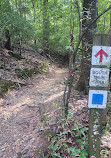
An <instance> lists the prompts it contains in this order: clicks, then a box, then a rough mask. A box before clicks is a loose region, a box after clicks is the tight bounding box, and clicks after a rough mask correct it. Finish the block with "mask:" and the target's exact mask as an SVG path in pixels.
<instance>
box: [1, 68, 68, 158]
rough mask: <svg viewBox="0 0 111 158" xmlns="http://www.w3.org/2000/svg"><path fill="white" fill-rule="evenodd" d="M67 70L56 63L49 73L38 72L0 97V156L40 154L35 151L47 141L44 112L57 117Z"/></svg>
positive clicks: (29, 157) (26, 157) (32, 156)
mask: <svg viewBox="0 0 111 158" xmlns="http://www.w3.org/2000/svg"><path fill="white" fill-rule="evenodd" d="M67 73H68V72H67V69H65V68H57V67H54V66H53V67H51V68H50V70H49V74H47V75H43V74H41V75H37V76H36V77H34V78H33V79H31V80H30V81H28V85H27V86H24V87H21V88H20V89H19V90H13V91H11V92H9V93H8V94H7V95H6V96H5V97H4V98H3V99H1V100H0V158H20V157H22V158H36V157H37V153H36V151H37V150H39V148H41V146H44V144H45V142H46V141H45V137H42V136H40V132H39V131H40V130H39V129H41V126H42V125H43V124H41V121H42V119H44V118H43V117H42V116H43V114H44V113H47V117H48V115H50V118H52V119H53V118H54V114H55V111H56V110H57V109H59V105H60V104H61V102H62V98H63V92H64V79H65V78H66V77H67ZM47 117H45V121H46V123H47V120H48V118H47ZM45 145H46V144H45ZM21 153H22V154H21ZM35 153H36V154H35ZM35 155H36V156H35Z"/></svg>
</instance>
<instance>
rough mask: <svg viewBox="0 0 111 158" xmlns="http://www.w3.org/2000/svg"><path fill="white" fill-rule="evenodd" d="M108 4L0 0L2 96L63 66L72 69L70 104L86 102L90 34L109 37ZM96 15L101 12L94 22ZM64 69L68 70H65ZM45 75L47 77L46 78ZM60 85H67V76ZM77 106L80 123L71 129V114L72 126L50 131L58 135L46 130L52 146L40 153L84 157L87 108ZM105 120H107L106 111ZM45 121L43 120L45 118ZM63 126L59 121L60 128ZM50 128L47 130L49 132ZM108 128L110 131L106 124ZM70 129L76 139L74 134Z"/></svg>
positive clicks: (72, 0)
mask: <svg viewBox="0 0 111 158" xmlns="http://www.w3.org/2000/svg"><path fill="white" fill-rule="evenodd" d="M110 5H111V4H110V2H109V1H107V0H104V1H103V0H0V97H1V98H2V97H4V96H5V94H6V93H10V90H12V89H13V88H16V89H19V88H21V87H22V86H24V87H25V86H27V83H28V84H29V83H30V82H29V81H27V79H29V78H33V77H34V76H36V75H41V74H42V75H43V76H44V74H47V73H49V76H50V75H51V76H53V75H54V74H56V75H57V70H58V72H59V71H62V70H63V74H64V72H66V74H67V75H68V74H70V73H71V72H72V71H73V69H74V67H75V70H74V71H75V76H74V85H73V88H72V87H71V88H72V94H71V101H73V98H74V102H77V103H76V104H77V105H78V104H79V103H78V102H79V99H80V103H82V100H83V103H84V105H85V106H86V104H87V103H86V100H87V94H88V89H89V84H88V83H89V73H90V67H91V53H92V44H93V36H94V35H95V34H106V35H108V36H109V41H110V38H111V35H110V34H111V33H110V31H111V10H110V8H109V9H108V10H107V11H106V12H105V13H104V11H105V10H106V9H107V8H108V7H109V6H110ZM100 14H101V16H100V17H99V18H98V19H97V20H95V19H96V18H97V17H98V15H100ZM94 20H95V22H93V21H94ZM92 22H93V23H92ZM89 26H90V27H89ZM85 30H86V31H85ZM55 63H56V64H57V66H58V67H59V68H60V69H61V70H60V69H58V68H57V67H56V66H55V67H53V66H52V67H53V68H52V67H51V65H53V64H55ZM62 68H66V69H68V72H67V70H66V69H65V70H64V69H62ZM64 76H65V75H64ZM72 76H73V75H72ZM45 77H46V79H47V76H45ZM45 77H44V79H45ZM53 77H54V76H53ZM57 77H58V76H57ZM65 77H66V76H65ZM49 78H50V77H49ZM40 79H41V77H40ZM41 80H42V79H41ZM37 81H39V80H37ZM34 83H35V82H34ZM64 85H66V79H65V80H64ZM39 88H40V87H39ZM62 88H63V87H62ZM75 89H76V90H77V91H76V90H75ZM24 91H25V88H24ZM78 91H79V92H80V93H79V92H78ZM81 92H82V93H81ZM21 93H22V92H21ZM58 93H59V91H58ZM51 94H52V93H51ZM61 94H63V92H62V93H61ZM85 95H86V96H85ZM6 100H7V98H6ZM60 100H61V99H60ZM4 105H5V104H4ZM6 105H7V104H6ZM81 105H82V109H80V110H77V111H78V112H77V113H76V110H75V111H74V115H76V117H77V119H78V115H80V114H81V112H80V111H83V116H81V117H82V119H81V120H83V122H82V123H81V121H80V126H79V125H78V124H76V122H75V124H74V128H73V121H74V120H73V117H74V115H73V114H70V113H69V114H68V119H69V121H70V123H71V126H70V125H69V123H66V126H65V125H64V127H62V129H61V128H60V130H58V131H59V132H58V131H57V132H55V131H54V134H55V133H56V134H57V133H59V137H60V136H61V138H60V139H59V138H58V137H56V138H54V139H53V136H54V134H52V133H51V132H50V131H48V133H49V134H48V140H49V141H51V143H52V146H49V153H48V154H47V150H48V149H47V150H43V151H42V153H40V155H42V156H43V155H44V156H49V157H61V155H62V157H65V156H66V155H65V152H66V153H67V157H68V156H69V158H71V155H73V156H74V155H75V154H78V153H79V157H81V158H85V157H87V143H85V141H86V142H87V126H88V120H87V119H86V120H84V119H83V118H84V117H85V113H88V109H86V107H84V105H83V104H81ZM77 108H78V107H77ZM69 109H70V110H71V111H73V110H74V109H73V107H72V103H69ZM75 109H76V108H75ZM42 111H44V108H43V109H42ZM26 113H27V111H26ZM40 113H41V112H40ZM43 113H44V112H43ZM72 113H73V112H72ZM57 114H58V113H57ZM109 114H110V104H109ZM81 115H82V114H81ZM34 117H35V116H34ZM76 117H75V118H76ZM42 119H43V118H42ZM108 119H109V120H110V117H109V115H108ZM43 120H44V119H43ZM62 121H63V120H62ZM44 122H45V123H46V120H45V121H44ZM36 123H37V122H36ZM45 123H44V124H45ZM61 124H62V123H61V122H59V127H60V126H61ZM109 124H110V121H109ZM54 126H58V124H56V125H55V124H54ZM52 128H53V127H51V129H50V130H53V129H52ZM44 129H45V128H44ZM64 129H65V132H66V133H65V134H64ZM69 129H70V130H69ZM107 129H108V131H110V126H108V127H107ZM74 132H75V134H76V138H75V136H73V133H74ZM50 133H51V134H50ZM82 133H83V134H82ZM56 134H55V135H56ZM65 136H66V137H65ZM61 140H62V142H61ZM63 140H64V141H65V144H64V142H63ZM76 141H77V142H76ZM80 141H82V144H81V143H80ZM58 142H59V143H58ZM75 142H76V143H75ZM32 143H33V142H32ZM68 145H69V148H68ZM73 145H75V146H76V147H77V150H76V148H73ZM63 148H68V150H63ZM102 149H103V150H102V151H103V153H102V154H103V158H105V157H104V155H105V154H104V151H106V150H108V154H109V152H110V150H111V148H110V147H109V146H108V145H107V147H106V146H105V147H102ZM22 151H23V150H22ZM29 151H30V150H29ZM106 153H107V152H106ZM20 154H21V155H22V156H23V155H24V153H22V152H21V151H19V152H18V153H17V155H18V157H17V158H19V157H20ZM108 154H106V155H108ZM35 157H36V156H35ZM35 157H34V158H35ZM24 158H25V156H24ZM65 158H66V157H65Z"/></svg>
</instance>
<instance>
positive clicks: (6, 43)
mask: <svg viewBox="0 0 111 158" xmlns="http://www.w3.org/2000/svg"><path fill="white" fill-rule="evenodd" d="M5 37H6V42H5V48H6V49H8V50H11V41H10V33H9V30H7V29H6V30H5Z"/></svg>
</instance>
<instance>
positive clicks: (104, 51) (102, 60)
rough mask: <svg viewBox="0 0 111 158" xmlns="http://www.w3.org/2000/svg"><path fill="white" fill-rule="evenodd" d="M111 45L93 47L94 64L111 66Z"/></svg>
mask: <svg viewBox="0 0 111 158" xmlns="http://www.w3.org/2000/svg"><path fill="white" fill-rule="evenodd" d="M110 57H111V47H106V46H93V48H92V65H107V66H110Z"/></svg>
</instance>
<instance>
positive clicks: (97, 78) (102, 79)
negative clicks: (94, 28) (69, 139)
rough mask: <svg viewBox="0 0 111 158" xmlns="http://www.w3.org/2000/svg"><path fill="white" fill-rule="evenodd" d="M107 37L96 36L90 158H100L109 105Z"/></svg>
mask: <svg viewBox="0 0 111 158" xmlns="http://www.w3.org/2000/svg"><path fill="white" fill-rule="evenodd" d="M107 41H108V38H107V36H106V35H95V37H94V40H93V47H92V68H91V70H90V82H89V85H90V90H89V99H88V107H89V108H90V110H89V136H88V154H89V158H100V157H101V156H100V150H101V149H100V143H101V141H100V139H101V132H102V117H103V113H104V112H105V108H106V104H107V93H108V91H107V90H108V83H109V67H110V54H111V47H108V43H107Z"/></svg>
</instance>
